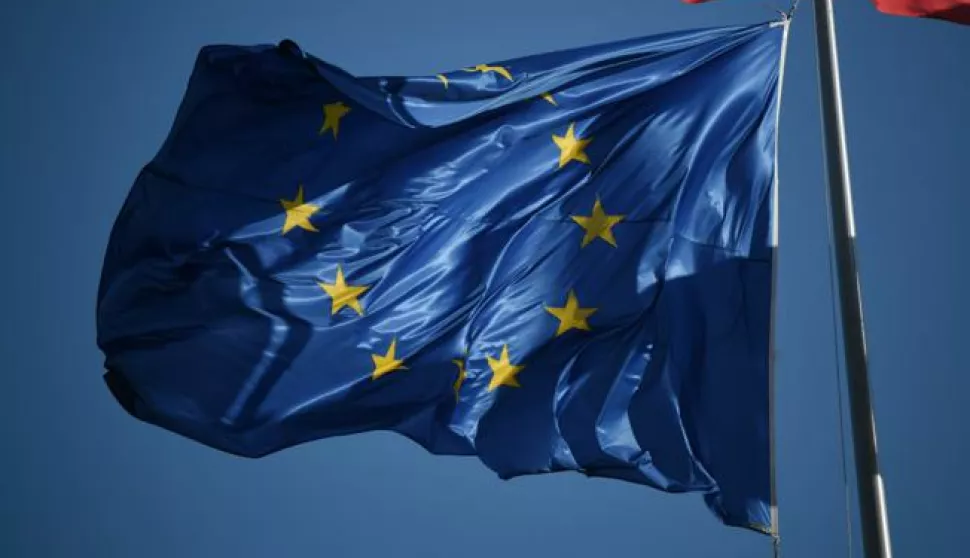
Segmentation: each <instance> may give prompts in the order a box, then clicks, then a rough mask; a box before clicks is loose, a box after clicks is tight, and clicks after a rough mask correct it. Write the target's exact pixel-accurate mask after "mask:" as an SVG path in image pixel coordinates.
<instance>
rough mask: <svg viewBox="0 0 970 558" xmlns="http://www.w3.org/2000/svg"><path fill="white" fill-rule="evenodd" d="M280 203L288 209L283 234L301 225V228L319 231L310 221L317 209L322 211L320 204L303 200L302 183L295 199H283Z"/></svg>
mask: <svg viewBox="0 0 970 558" xmlns="http://www.w3.org/2000/svg"><path fill="white" fill-rule="evenodd" d="M280 204H281V205H282V206H283V209H284V210H286V221H284V222H283V232H282V233H281V234H286V233H288V232H290V231H291V230H292V229H293V227H300V228H301V229H304V230H308V231H310V232H319V231H317V228H316V227H314V226H313V223H311V222H310V216H311V215H313V214H314V213H316V212H317V211H320V206H319V205H314V204H312V203H305V202H304V201H303V185H302V184H301V185H300V187H299V189H298V190H297V191H296V199H295V200H284V199H281V200H280Z"/></svg>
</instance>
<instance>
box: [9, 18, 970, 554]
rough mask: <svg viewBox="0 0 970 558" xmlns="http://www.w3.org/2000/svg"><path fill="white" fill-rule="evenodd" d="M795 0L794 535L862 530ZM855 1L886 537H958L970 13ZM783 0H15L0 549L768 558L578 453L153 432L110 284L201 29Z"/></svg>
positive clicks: (795, 546)
mask: <svg viewBox="0 0 970 558" xmlns="http://www.w3.org/2000/svg"><path fill="white" fill-rule="evenodd" d="M774 4H776V5H777V7H783V6H782V5H781V4H780V3H777V2H775V3H774ZM805 4H806V5H804V6H802V8H801V10H800V11H799V13H798V14H797V15H796V18H795V21H794V23H793V28H792V36H791V44H790V47H789V56H788V66H787V70H786V82H785V89H784V95H783V101H782V122H781V133H780V166H779V172H780V180H781V188H782V190H781V203H782V207H781V236H782V250H781V254H780V258H781V259H780V275H779V281H780V291H779V299H778V312H779V320H778V337H777V351H778V361H777V366H778V368H777V374H778V399H777V410H778V427H777V428H778V448H777V450H778V456H777V466H778V490H779V500H780V507H781V532H782V539H783V554H784V556H785V557H786V558H799V557H809V558H817V557H820V556H825V557H829V556H845V553H846V526H845V521H846V519H845V493H844V486H843V481H842V470H841V457H840V446H839V423H838V414H837V413H838V406H837V401H838V400H837V392H836V387H837V384H836V376H835V364H836V357H837V353H836V352H835V351H836V349H835V344H834V338H835V335H834V332H833V320H832V306H831V304H832V298H831V289H830V277H829V264H828V246H827V228H826V227H827V224H826V216H825V203H824V193H823V192H824V190H823V184H824V182H823V173H822V154H821V144H820V139H821V138H820V124H819V115H818V93H817V91H818V89H817V81H816V73H815V72H816V69H815V57H814V50H813V42H812V40H813V35H812V17H811V9H810V8H811V6H810V5H808V2H806V3H805ZM838 4H839V10H838V12H837V25H838V27H839V31H840V35H839V39H840V47H841V54H842V64H843V75H842V78H843V79H842V83H843V87H844V96H845V110H846V115H847V126H848V134H849V137H848V140H849V152H850V158H851V166H852V178H853V183H854V187H855V203H856V217H857V226H858V229H859V235H860V238H859V247H858V248H859V258H860V266H861V271H862V282H863V297H864V303H865V311H866V318H867V328H868V330H867V333H868V342H869V351H870V355H871V365H872V376H873V384H874V392H875V395H874V396H875V402H876V412H877V426H878V428H879V448H880V451H881V458H882V467H883V470H884V473H885V478H886V482H887V489H888V497H889V505H890V521H891V524H892V527H893V539H894V543H895V550H896V554H897V555H898V556H901V557H905V556H932V557H934V558H946V557H958V556H964V555H965V552H966V547H967V546H968V544H970V538H968V534H967V530H966V528H965V526H964V524H965V519H964V513H963V512H964V511H965V505H964V501H965V499H966V498H967V496H970V489H968V488H967V486H966V483H965V482H963V481H962V480H961V479H962V478H963V477H964V475H965V471H966V467H965V464H966V463H967V462H968V461H970V435H968V433H970V432H968V431H970V420H968V419H967V405H966V404H965V401H967V400H968V398H970V395H968V393H970V374H968V372H970V353H968V352H967V351H966V346H967V344H968V343H970V327H968V326H966V325H965V321H966V319H967V317H968V315H970V289H968V288H967V285H970V249H968V248H967V247H966V245H965V241H966V239H968V238H970V219H966V218H965V217H964V214H965V212H966V209H967V207H968V206H970V182H968V180H967V178H966V176H967V175H966V172H965V171H964V168H965V167H964V165H965V162H966V159H967V156H968V155H967V154H968V151H967V146H968V145H970V103H968V102H967V101H968V99H970V96H968V95H970V65H968V64H967V58H966V56H967V53H968V52H970V28H968V27H959V26H956V25H953V24H946V23H943V22H935V21H924V20H913V19H903V18H896V17H890V16H885V15H882V14H879V13H878V12H876V11H875V10H874V9H873V8H872V6H871V4H870V3H869V2H868V1H867V0H845V1H842V2H838ZM771 5H772V3H771V2H768V1H765V2H762V1H742V0H736V1H729V0H725V1H723V2H721V3H717V4H715V5H709V6H686V5H681V4H680V3H679V2H678V1H677V0H599V1H597V2H588V1H586V2H580V1H578V0H529V1H523V0H490V1H489V2H479V3H474V2H454V1H451V2H446V1H444V0H408V1H407V2H398V1H391V0H353V1H347V2H339V3H338V2H322V1H316V2H310V1H287V2H284V1H280V2H275V3H270V2H253V1H249V0H235V1H232V2H230V1H227V0H218V1H217V0H213V1H209V2H204V3H203V2H196V1H188V0H179V1H175V0H173V1H169V2H165V3H153V4H149V3H135V2H122V1H120V0H102V1H101V2H98V3H97V7H88V8H82V7H80V4H79V3H68V2H61V3H57V2H52V1H47V0H34V1H32V2H17V3H14V4H12V5H11V6H9V7H6V8H5V9H4V16H3V19H2V21H0V47H2V52H3V53H4V57H3V70H4V77H3V80H2V87H0V96H2V97H0V98H2V102H0V122H2V126H0V138H2V144H0V145H2V151H0V188H2V192H3V196H4V200H5V205H4V206H5V207H6V208H7V209H6V214H5V216H4V218H3V219H0V235H2V236H0V238H4V239H6V240H7V242H6V244H5V254H4V256H5V260H4V265H3V273H2V274H0V293H2V296H3V306H2V308H3V314H4V318H3V321H2V322H0V323H2V326H3V329H2V335H0V350H2V353H0V358H2V360H0V362H3V364H4V366H3V369H2V372H0V398H2V405H0V435H2V440H3V444H4V446H3V450H2V456H3V461H2V463H3V464H2V467H0V555H2V556H5V557H6V556H10V557H12V558H20V557H25V558H34V557H38V558H41V557H43V558H47V557H52V558H53V557H56V558H60V557H65V558H66V557H71V558H73V557H79V556H97V557H99V558H115V557H117V558H129V557H135V556H138V557H144V558H154V557H166V558H167V557H171V556H179V557H185V558H194V557H207V558H208V557H213V556H220V557H222V556H231V557H238V558H249V557H263V556H287V557H289V556H330V557H339V558H353V557H371V556H374V557H379V556H416V557H421V558H434V557H439V556H441V557H453V556H461V557H462V558H477V557H489V558H491V557H494V556H514V557H519V556H522V557H534V556H535V557H538V556H556V557H560V558H566V557H583V558H586V557H590V556H601V555H615V556H630V557H635V556H684V557H688V558H690V557H705V558H707V557H712V556H717V557H751V556H770V541H769V539H768V538H766V537H763V536H760V535H756V534H753V533H750V532H747V531H742V530H737V529H730V528H727V527H723V526H722V525H720V524H719V523H718V522H717V521H716V520H715V519H714V517H713V516H712V515H711V514H710V513H709V512H708V511H707V510H706V508H705V507H704V506H703V503H702V501H701V498H700V497H699V496H696V495H668V494H663V493H661V492H658V491H654V490H651V489H649V488H645V487H641V486H636V485H631V484H625V483H621V482H618V481H609V480H591V479H586V478H584V477H581V476H579V475H575V474H559V475H547V476H539V477H526V478H520V479H516V480H513V481H509V482H503V481H500V480H498V479H497V478H496V477H495V476H494V475H493V474H492V473H491V472H489V471H488V470H487V469H486V468H485V467H484V466H482V465H481V464H480V463H479V462H477V461H476V460H475V459H470V458H469V459H465V458H449V457H434V456H431V455H428V454H426V453H425V452H424V450H422V449H421V448H419V447H418V446H416V445H414V444H413V443H411V442H408V441H406V440H404V439H403V438H398V437H395V436H393V435H390V434H382V433H375V434H365V435H358V436H353V437H347V438H340V439H331V440H325V441H322V442H318V443H313V444H308V445H304V446H301V447H298V448H294V449H291V450H287V451H285V452H283V453H280V454H277V455H274V456H271V457H268V458H265V459H261V460H244V459H241V458H236V457H231V456H228V455H225V454H221V453H218V452H216V451H214V450H210V449H208V448H205V447H203V446H201V445H198V444H195V443H193V442H189V441H188V440H185V439H182V438H179V437H177V436H174V435H172V434H169V433H167V432H164V431H162V430H160V429H157V428H154V427H149V426H147V425H145V424H142V423H139V422H137V421H135V420H133V419H131V418H130V417H128V416H127V415H125V414H124V412H123V411H122V410H121V408H120V407H119V406H118V405H117V404H116V403H115V401H114V400H113V399H112V398H111V396H110V395H109V393H108V391H107V390H106V389H105V387H104V385H103V383H102V380H101V373H102V366H101V365H102V356H101V354H100V353H99V352H98V350H97V347H96V345H95V330H94V301H95V294H96V288H97V281H98V277H99V273H100V267H101V260H102V255H103V252H104V248H105V245H106V242H107V236H108V233H109V230H110V228H111V225H112V222H113V220H114V217H115V215H116V213H117V211H118V209H119V207H120V205H121V203H122V201H123V199H124V196H125V194H126V193H127V191H128V189H129V187H130V185H131V182H132V180H133V179H134V177H135V175H136V173H137V172H138V170H139V169H140V167H141V166H142V165H143V164H144V163H145V162H146V161H148V160H149V159H150V158H151V157H152V156H153V154H154V153H155V150H156V149H157V148H158V146H159V145H160V143H161V141H162V140H163V138H164V137H165V134H166V133H167V131H168V128H169V126H170V124H171V120H172V117H173V115H174V112H175V110H176V108H177V105H178V103H179V101H180V99H181V95H182V93H183V90H184V87H185V83H186V80H187V78H188V75H189V72H190V70H191V67H192V63H193V61H194V58H195V55H196V52H197V51H198V49H199V48H200V47H201V46H203V45H205V44H210V43H241V44H250V43H266V42H270V43H275V42H277V41H278V40H280V39H282V38H292V39H294V40H296V41H297V42H298V43H299V44H300V45H301V46H302V47H303V48H304V49H305V50H307V51H309V52H311V53H313V54H314V55H316V56H318V57H321V58H323V59H325V60H327V61H329V62H332V63H335V64H338V65H340V66H342V67H343V68H345V69H347V70H349V71H351V72H353V73H355V74H358V75H378V74H394V75H401V74H430V73H435V72H438V71H442V70H451V69H456V68H460V67H464V66H467V65H470V64H475V63H480V62H483V61H493V60H501V59H507V58H513V57H517V56H521V55H525V54H531V53H537V52H542V51H547V50H553V49H560V48H568V47H574V46H580V45H585V44H590V43H597V42H605V41H611V40H614V39H620V38H628V37H634V36H639V35H648V34H652V33H657V32H662V31H667V30H674V29H685V28H691V27H706V26H714V25H721V24H736V23H752V22H756V21H762V20H765V19H771V18H773V17H774V14H773V13H772V12H771V9H770V7H771ZM89 6H94V4H93V3H91V4H89ZM850 465H851V464H850ZM850 473H851V471H850ZM849 479H850V481H851V480H852V477H851V474H850V477H849ZM853 520H854V516H853ZM853 541H854V544H856V545H858V536H857V535H855V534H854V535H853Z"/></svg>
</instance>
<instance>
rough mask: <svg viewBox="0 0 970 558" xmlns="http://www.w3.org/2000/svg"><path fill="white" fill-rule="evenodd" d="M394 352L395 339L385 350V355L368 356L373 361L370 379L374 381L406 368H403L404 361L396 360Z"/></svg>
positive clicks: (395, 347)
mask: <svg viewBox="0 0 970 558" xmlns="http://www.w3.org/2000/svg"><path fill="white" fill-rule="evenodd" d="M396 350H397V337H395V338H394V339H392V340H391V346H390V347H389V348H388V349H387V354H383V355H378V354H372V355H371V356H370V357H371V358H372V359H373V360H374V371H373V372H371V379H374V380H376V379H378V378H380V377H381V376H383V375H384V374H389V373H391V372H394V371H395V370H398V369H404V368H407V367H406V366H404V361H403V360H398V358H397V355H395V354H394V351H396Z"/></svg>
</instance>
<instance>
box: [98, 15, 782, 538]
mask: <svg viewBox="0 0 970 558" xmlns="http://www.w3.org/2000/svg"><path fill="white" fill-rule="evenodd" d="M783 32H784V30H783V28H782V27H781V26H778V25H775V24H767V23H766V24H760V25H753V26H743V27H725V28H715V29H706V30H695V31H687V32H677V33H670V34H664V35H659V36H653V37H647V38H640V39H634V40H625V41H620V42H615V43H611V44H605V45H599V46H591V47H585V48H579V49H574V50H566V51H560V52H553V53H546V54H540V55H534V56H528V57H524V58H519V59H515V60H509V61H505V62H495V63H489V64H479V65H475V66H470V67H468V68H462V69H458V70H456V71H452V72H448V73H443V74H438V75H430V76H424V77H380V78H376V77H369V78H359V77H354V76H352V75H350V74H349V73H347V72H345V71H342V70H341V69H339V68H337V67H335V66H333V65H330V64H328V63H326V62H324V61H322V60H319V59H316V58H314V57H312V56H310V55H308V54H306V53H304V52H302V51H301V50H300V49H299V48H298V47H297V46H296V45H295V44H294V43H292V42H291V41H284V42H282V43H280V44H279V45H275V46H274V45H266V46H209V47H205V48H203V49H202V51H201V53H200V55H199V57H198V59H197V62H196V65H195V68H194V71H193V73H192V75H191V78H190V80H189V83H188V88H187V91H186V93H185V96H184V99H183V101H182V104H181V106H180V108H179V110H178V113H177V116H176V119H175V121H174V124H173V126H172V129H171V132H170V134H169V136H168V137H167V139H166V141H165V142H164V144H163V145H162V147H161V149H160V151H159V152H158V153H157V155H156V156H155V157H154V158H153V159H152V160H151V161H150V162H149V163H148V164H147V165H146V166H145V167H144V169H143V170H142V171H141V173H140V174H139V176H138V177H137V180H136V181H135V183H134V185H133V187H132V189H131V192H130V194H129V196H128V198H127V200H126V201H125V203H124V206H123V208H122V209H121V211H120V215H119V216H118V219H117V221H116V223H115V226H114V229H113V231H112V234H111V237H110V241H109V245H108V248H107V253H106V256H105V261H104V267H103V273H102V279H101V285H100V288H99V292H98V310H97V318H98V344H99V346H100V347H101V349H102V351H103V352H104V354H105V357H106V366H105V367H106V370H107V373H106V376H105V378H106V381H107V383H108V385H109V387H110V389H111V391H112V393H113V394H114V396H115V397H116V398H117V400H118V401H119V403H120V404H121V405H122V406H123V407H124V408H125V409H126V410H127V411H128V412H129V413H131V414H132V415H133V416H134V417H137V418H138V419H141V420H143V421H146V422H148V423H152V424H155V425H158V426H160V427H162V428H165V429H167V430H170V431H172V432H176V433H179V434H181V435H183V436H186V437H188V438H191V439H194V440H196V441H198V442H201V443H203V444H206V445H208V446H211V447H214V448H218V449H220V450H223V451H226V452H230V453H233V454H237V455H242V456H250V457H258V456H263V455H266V454H269V453H272V452H275V451H279V450H281V449H283V448H286V447H290V446H293V445H296V444H301V443H304V442H308V441H310V440H316V439H321V438H325V437H329V436H336V435H346V434H351V433H358V432H365V431H374V430H390V431H394V432H398V433H400V434H403V435H405V436H407V437H409V438H411V439H412V440H414V441H416V442H417V443H419V444H421V445H422V446H424V447H425V448H426V449H427V450H428V451H430V452H433V453H436V454H450V455H476V456H478V457H479V458H480V459H481V461H482V462H484V463H485V464H486V465H487V466H488V467H489V468H491V469H492V470H494V471H495V472H496V473H497V474H498V475H499V476H500V477H502V478H512V477H516V476H520V475H527V474H539V473H549V472H553V471H578V472H581V473H584V474H586V475H590V476H599V477H609V478H616V479H622V480H625V481H629V482H634V483H639V484H644V485H648V486H653V487H656V488H659V489H662V490H666V491H670V492H685V491H692V492H701V493H703V494H704V495H705V498H706V501H707V503H708V505H709V507H710V508H711V509H712V510H713V511H714V512H715V513H716V514H717V515H718V517H720V519H721V520H722V521H724V522H725V523H727V524H729V525H736V526H744V527H749V528H753V529H757V530H760V531H763V532H769V531H770V529H771V519H770V515H769V501H770V497H771V485H770V447H769V369H768V365H769V343H768V339H769V321H770V313H771V288H772V286H771V274H772V256H773V252H772V247H771V242H770V236H771V228H772V225H773V215H772V204H771V199H772V195H773V183H774V175H775V168H774V166H775V162H774V149H775V141H776V113H777V108H778V107H777V103H778V87H779V83H778V81H779V65H780V58H781V44H782V36H783Z"/></svg>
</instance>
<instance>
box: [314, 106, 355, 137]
mask: <svg viewBox="0 0 970 558" xmlns="http://www.w3.org/2000/svg"><path fill="white" fill-rule="evenodd" d="M348 112H350V107H348V106H347V105H345V104H343V103H341V102H336V103H330V104H328V105H323V126H321V127H320V132H319V134H320V135H323V133H324V132H326V131H327V130H332V131H333V139H337V132H339V131H340V119H341V118H343V117H344V116H347V113H348Z"/></svg>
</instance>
